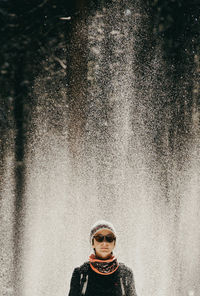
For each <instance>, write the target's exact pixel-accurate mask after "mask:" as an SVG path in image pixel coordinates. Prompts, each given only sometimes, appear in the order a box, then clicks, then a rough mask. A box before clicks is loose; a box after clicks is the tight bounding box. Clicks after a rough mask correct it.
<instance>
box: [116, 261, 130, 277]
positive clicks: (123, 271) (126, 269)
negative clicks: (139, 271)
mask: <svg viewBox="0 0 200 296" xmlns="http://www.w3.org/2000/svg"><path fill="white" fill-rule="evenodd" d="M119 267H120V273H121V274H122V275H123V274H124V275H130V276H131V275H132V274H133V271H132V269H131V268H130V267H128V266H127V265H125V264H124V263H122V262H120V263H119Z"/></svg>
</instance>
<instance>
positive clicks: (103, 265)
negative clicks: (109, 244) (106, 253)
mask: <svg viewBox="0 0 200 296" xmlns="http://www.w3.org/2000/svg"><path fill="white" fill-rule="evenodd" d="M89 262H90V267H91V268H92V270H94V271H95V272H96V273H99V274H103V275H109V274H112V273H113V272H115V271H116V270H117V268H118V267H119V264H118V262H117V259H116V258H115V256H112V257H111V258H109V259H106V260H100V259H97V258H96V257H95V255H94V254H91V255H90V257H89Z"/></svg>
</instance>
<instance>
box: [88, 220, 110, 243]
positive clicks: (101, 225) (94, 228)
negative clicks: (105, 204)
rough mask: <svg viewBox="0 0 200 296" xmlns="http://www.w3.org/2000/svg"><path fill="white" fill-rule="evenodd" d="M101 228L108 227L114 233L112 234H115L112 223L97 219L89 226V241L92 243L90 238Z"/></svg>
mask: <svg viewBox="0 0 200 296" xmlns="http://www.w3.org/2000/svg"><path fill="white" fill-rule="evenodd" d="M101 229H108V230H110V231H111V232H112V233H113V234H114V236H116V231H115V228H114V226H113V225H112V223H110V222H108V221H105V220H100V221H97V222H96V223H95V224H94V225H93V226H92V228H91V231H90V243H92V238H93V236H94V235H95V233H97V232H98V231H99V230H101Z"/></svg>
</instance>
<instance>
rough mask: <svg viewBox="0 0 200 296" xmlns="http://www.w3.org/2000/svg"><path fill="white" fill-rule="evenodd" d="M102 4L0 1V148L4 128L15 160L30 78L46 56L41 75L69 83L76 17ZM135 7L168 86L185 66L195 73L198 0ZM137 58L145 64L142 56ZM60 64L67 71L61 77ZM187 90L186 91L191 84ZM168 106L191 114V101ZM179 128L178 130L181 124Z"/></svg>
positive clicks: (199, 43)
mask: <svg viewBox="0 0 200 296" xmlns="http://www.w3.org/2000/svg"><path fill="white" fill-rule="evenodd" d="M108 2H109V1H106V0H104V1H102V0H101V1H91V0H82V1H78V0H74V1H70V0H68V1H65V0H60V1H55V0H44V1H42V0H40V1H39V0H37V1H27V0H20V1H11V0H1V2H0V16H1V17H0V20H1V33H0V38H1V48H0V131H1V150H2V151H3V150H4V149H5V145H6V142H7V141H5V139H7V137H6V138H4V136H5V135H6V133H7V132H8V130H9V129H14V130H15V157H16V161H17V162H21V161H23V155H24V151H23V150H24V149H23V147H24V143H25V140H26V130H27V122H28V121H29V119H30V116H31V110H32V108H33V106H34V101H33V99H32V93H31V89H32V86H33V83H34V79H35V77H37V75H38V73H40V72H41V70H44V69H41V63H42V61H43V60H45V59H48V58H49V57H50V58H51V60H50V61H49V63H48V67H47V68H46V69H45V71H46V72H47V73H51V72H54V71H60V73H61V74H60V75H61V79H64V80H65V79H69V75H70V74H69V73H70V69H71V70H73V69H72V68H73V67H70V58H71V59H72V60H73V55H76V54H81V52H78V53H74V52H73V51H72V52H70V42H71V38H72V32H73V27H74V26H75V24H76V22H77V20H78V19H87V15H88V14H89V13H90V11H92V10H95V9H96V8H97V7H98V5H99V3H100V4H101V5H103V4H104V3H108ZM111 2H112V1H111ZM122 2H123V1H122ZM138 3H142V5H143V6H144V7H145V9H146V12H147V14H148V15H149V19H150V22H151V23H150V26H149V31H148V32H147V34H149V36H150V37H149V36H146V39H147V40H151V41H150V42H151V43H152V44H153V42H155V41H156V40H158V39H159V41H160V42H161V46H162V54H163V56H164V57H165V59H166V60H167V61H168V63H169V64H170V65H171V66H172V67H171V69H172V70H171V73H169V75H174V81H175V82H174V83H175V84H176V82H177V81H178V80H180V79H181V77H183V76H184V72H185V71H186V70H187V72H188V70H189V69H188V67H191V73H192V74H191V75H199V48H200V34H199V32H200V15H199V10H200V9H199V1H198V0H162V1H161V0H152V1H138ZM139 5H140V4H139ZM78 37H79V38H81V37H80V36H78ZM78 37H77V38H78ZM82 38H83V37H82ZM82 41H83V40H81V42H82ZM77 43H78V41H77ZM143 46H144V47H145V46H146V44H145V42H144V45H143ZM140 58H143V59H144V60H145V57H144V55H143V56H142V54H141V57H140ZM66 62H67V64H68V67H69V71H68V73H66V74H65V72H66ZM71 64H72V63H71ZM186 67H187V69H185V68H186ZM194 68H196V71H195V74H194V71H192V69H194ZM197 80H198V79H196V80H195V81H197ZM191 83H192V84H193V83H194V82H193V80H192V79H190V81H188V84H191ZM193 86H194V85H193ZM55 87H56V86H55ZM189 87H190V90H191V89H192V88H191V85H190V86H189ZM198 88H199V86H198V83H196V85H195V90H194V88H193V93H195V94H196V95H195V96H196V97H197V92H198ZM198 102H199V101H198ZM173 103H174V104H175V106H176V107H177V108H176V110H180V112H179V114H177V116H179V117H180V118H182V116H184V112H185V109H184V108H188V110H187V111H189V112H190V111H191V108H192V101H191V97H190V101H188V102H187V104H185V103H184V102H183V101H176V98H174V102H173ZM184 106H185V107H184ZM190 113H191V112H190ZM181 122H182V121H181ZM180 125H181V127H180V128H182V123H180ZM3 138H4V140H3ZM1 157H3V154H2V153H1Z"/></svg>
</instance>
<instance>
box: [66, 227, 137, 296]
mask: <svg viewBox="0 0 200 296" xmlns="http://www.w3.org/2000/svg"><path fill="white" fill-rule="evenodd" d="M90 243H91V245H92V247H93V250H94V254H91V255H90V257H89V261H88V262H85V263H84V264H83V265H81V266H80V267H78V268H75V269H74V272H73V274H72V278H71V285H70V291H69V295H68V296H80V295H85V296H137V295H136V290H135V285H134V278H133V273H132V271H131V269H130V268H128V267H126V266H125V265H124V264H123V263H118V261H117V259H116V258H115V256H113V250H114V248H115V244H116V232H115V229H114V227H113V225H112V224H111V223H110V222H107V221H98V222H97V223H95V225H93V227H92V229H91V231H90Z"/></svg>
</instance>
